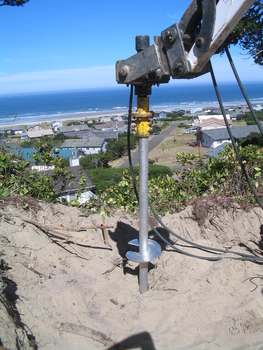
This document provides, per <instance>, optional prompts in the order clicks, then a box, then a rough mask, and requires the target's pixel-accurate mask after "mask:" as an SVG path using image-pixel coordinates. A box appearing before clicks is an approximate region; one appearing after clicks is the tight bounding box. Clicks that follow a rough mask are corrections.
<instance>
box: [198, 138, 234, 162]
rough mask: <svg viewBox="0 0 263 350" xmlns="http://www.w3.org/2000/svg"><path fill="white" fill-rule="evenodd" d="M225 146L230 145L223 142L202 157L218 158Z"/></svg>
mask: <svg viewBox="0 0 263 350" xmlns="http://www.w3.org/2000/svg"><path fill="white" fill-rule="evenodd" d="M226 145H230V143H229V142H223V143H222V144H221V145H220V146H217V147H215V148H212V149H210V150H209V151H208V152H206V153H205V154H204V156H206V157H209V159H210V160H211V158H220V157H221V152H223V151H224V149H225V147H226Z"/></svg>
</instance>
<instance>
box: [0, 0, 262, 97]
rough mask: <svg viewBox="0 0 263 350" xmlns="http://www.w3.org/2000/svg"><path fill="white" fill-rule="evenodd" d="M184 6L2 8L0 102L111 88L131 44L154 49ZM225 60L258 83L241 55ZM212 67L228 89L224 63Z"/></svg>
mask: <svg viewBox="0 0 263 350" xmlns="http://www.w3.org/2000/svg"><path fill="white" fill-rule="evenodd" d="M190 2H191V1H181V0H175V1H168V0H154V1H152V0H140V1H139V0H125V1H121V0H111V1H109V0H107V1H105V0H100V1H94V0H74V1H73V0H71V1H68V0H30V1H29V3H27V4H26V5H24V7H10V6H1V7H0V30H1V33H2V34H1V36H0V48H1V50H0V94H6V93H20V92H21V93H22V92H31V91H52V90H69V89H84V88H105V87H114V86H117V83H116V80H115V63H116V61H118V60H121V59H126V58H128V57H130V56H132V55H134V54H135V36H136V35H146V34H147V35H149V36H150V44H152V42H153V36H154V35H160V33H161V31H162V30H164V29H166V28H167V27H169V26H170V25H171V24H173V23H175V22H179V20H180V18H181V16H182V15H183V13H184V11H185V9H186V7H187V6H188V5H189V4H190ZM231 54H232V56H233V60H234V62H235V64H236V66H237V69H238V71H239V74H240V77H241V79H242V80H243V81H259V80H261V81H262V77H263V71H262V68H260V67H258V66H256V65H254V64H253V60H252V59H247V57H244V51H242V50H241V49H240V48H237V47H236V48H234V49H232V50H231ZM212 62H213V65H214V70H215V74H216V77H217V80H218V81H219V82H220V81H221V82H227V81H234V77H233V74H232V72H231V70H230V68H228V67H227V66H228V61H227V58H226V57H225V55H224V56H223V57H220V56H219V55H217V56H214V57H213V59H212ZM210 79H211V78H210V76H209V75H205V76H203V77H200V78H197V79H194V80H191V82H190V83H191V84H194V83H200V82H206V81H210ZM171 83H172V84H183V83H185V81H172V82H171ZM171 83H170V84H171ZM188 83H189V82H188Z"/></svg>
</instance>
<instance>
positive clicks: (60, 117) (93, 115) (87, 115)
mask: <svg viewBox="0 0 263 350" xmlns="http://www.w3.org/2000/svg"><path fill="white" fill-rule="evenodd" d="M125 114H127V110H125V109H123V110H118V111H117V112H114V111H103V112H102V111H100V112H91V113H75V114H74V113H73V114H61V115H60V114H58V115H57V117H56V118H55V117H49V118H48V117H47V116H43V117H41V116H39V117H38V118H37V120H35V121H31V122H28V123H25V122H19V118H16V119H15V120H13V121H12V120H11V121H10V123H5V124H0V129H5V128H7V127H11V126H20V125H35V124H41V123H52V122H54V121H62V122H66V121H68V120H93V119H98V118H99V117H103V116H109V117H113V116H122V115H125Z"/></svg>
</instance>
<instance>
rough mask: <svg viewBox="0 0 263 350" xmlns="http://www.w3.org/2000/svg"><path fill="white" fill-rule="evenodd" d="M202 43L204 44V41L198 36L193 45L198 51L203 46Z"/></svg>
mask: <svg viewBox="0 0 263 350" xmlns="http://www.w3.org/2000/svg"><path fill="white" fill-rule="evenodd" d="M204 43H205V39H204V38H203V37H202V36H199V37H197V38H196V41H195V44H196V47H197V48H198V49H200V48H201V47H202V46H204Z"/></svg>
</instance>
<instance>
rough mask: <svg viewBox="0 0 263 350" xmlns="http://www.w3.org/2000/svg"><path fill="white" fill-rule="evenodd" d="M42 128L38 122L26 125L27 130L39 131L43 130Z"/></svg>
mask: <svg viewBox="0 0 263 350" xmlns="http://www.w3.org/2000/svg"><path fill="white" fill-rule="evenodd" d="M41 129H42V128H41V126H40V125H38V124H34V125H27V126H26V131H37V130H41Z"/></svg>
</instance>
